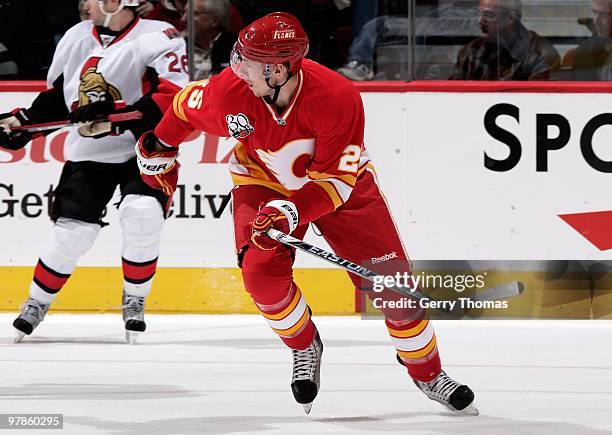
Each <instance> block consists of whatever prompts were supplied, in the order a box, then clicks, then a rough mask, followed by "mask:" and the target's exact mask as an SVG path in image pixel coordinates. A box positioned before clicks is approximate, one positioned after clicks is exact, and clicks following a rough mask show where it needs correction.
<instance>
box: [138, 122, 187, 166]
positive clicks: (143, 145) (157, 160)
mask: <svg viewBox="0 0 612 435" xmlns="http://www.w3.org/2000/svg"><path fill="white" fill-rule="evenodd" d="M177 157H178V148H171V147H167V146H165V145H163V144H162V143H161V142H160V141H159V140H158V139H157V137H156V136H155V134H153V132H152V131H149V132H147V133H145V134H143V135H142V136H141V137H140V139H139V140H138V142H137V143H136V160H137V161H138V169H140V173H141V174H144V175H159V174H163V173H165V172H168V171H170V170H171V169H172V168H173V167H174V165H175V164H176V158H177Z"/></svg>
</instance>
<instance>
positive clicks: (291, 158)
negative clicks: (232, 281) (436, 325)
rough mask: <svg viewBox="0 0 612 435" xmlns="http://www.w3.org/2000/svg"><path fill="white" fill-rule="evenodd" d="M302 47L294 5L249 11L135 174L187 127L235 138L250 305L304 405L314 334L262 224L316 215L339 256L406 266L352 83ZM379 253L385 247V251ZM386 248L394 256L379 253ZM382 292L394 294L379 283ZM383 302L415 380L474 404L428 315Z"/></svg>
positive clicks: (300, 222)
mask: <svg viewBox="0 0 612 435" xmlns="http://www.w3.org/2000/svg"><path fill="white" fill-rule="evenodd" d="M307 50H308V38H307V36H306V34H305V33H304V30H303V29H302V26H301V25H300V23H299V21H297V19H295V18H294V17H293V16H291V15H289V14H286V13H273V14H270V15H267V16H265V17H263V18H260V19H258V20H257V21H255V22H253V23H252V24H250V25H249V26H247V27H246V28H245V29H243V30H242V31H241V33H240V35H239V39H238V42H237V43H236V45H235V47H234V51H233V53H232V59H231V68H227V69H225V70H224V71H223V72H222V73H220V74H219V75H218V76H213V77H212V78H210V80H208V81H201V82H195V83H192V84H191V85H189V86H188V87H186V88H185V89H183V91H181V93H179V94H177V96H176V97H175V99H174V102H173V106H172V109H171V110H168V111H167V112H166V114H165V115H164V118H163V119H162V121H161V123H160V124H159V125H158V126H157V128H156V129H155V130H154V132H149V133H147V134H145V135H144V136H143V137H141V138H140V140H139V143H138V149H137V151H136V154H137V157H138V163H139V165H140V170H141V173H142V174H144V176H151V175H159V176H161V177H164V174H165V173H167V172H165V171H168V170H170V169H171V168H173V167H174V166H173V165H174V162H175V159H176V156H177V153H178V146H179V145H180V144H181V142H183V141H184V140H185V138H187V136H189V134H190V133H192V131H194V130H201V131H204V132H207V133H210V134H214V135H218V136H228V135H229V136H233V137H234V138H236V139H237V140H238V144H237V145H236V147H235V149H234V152H233V155H232V157H231V160H230V171H231V175H232V178H233V181H234V184H235V186H236V187H235V188H234V190H233V192H232V199H233V218H234V229H235V241H236V252H237V255H238V263H239V265H240V267H241V268H242V276H243V279H244V285H245V287H246V289H247V291H248V292H249V293H250V295H251V297H252V298H253V300H254V302H255V305H256V306H257V308H258V309H259V311H260V312H261V313H262V315H263V316H264V317H265V319H266V321H267V322H268V324H269V325H270V327H271V328H272V329H273V331H274V332H275V333H276V334H278V336H279V337H280V338H281V340H282V341H283V342H284V343H285V344H286V345H287V346H288V347H290V348H291V349H292V352H293V378H292V383H291V388H292V391H293V394H294V397H295V399H296V401H297V402H298V403H301V404H303V405H304V408H305V410H306V412H309V411H310V408H311V406H312V402H313V400H314V399H315V397H316V395H317V393H318V390H319V379H320V377H319V372H320V364H321V356H322V352H323V344H322V341H321V339H320V337H319V334H318V332H317V328H316V326H315V324H314V322H313V321H312V319H311V311H310V308H309V307H308V305H307V302H306V300H305V298H304V296H303V295H302V293H301V291H300V289H299V288H298V286H297V285H296V284H295V282H294V281H293V277H292V266H293V261H294V255H295V253H294V251H292V250H291V249H289V248H287V247H285V246H283V245H281V244H279V243H278V242H277V241H275V240H272V239H271V238H269V237H267V236H266V234H265V233H266V231H267V230H268V229H269V228H271V227H274V228H276V229H278V230H280V231H283V232H285V233H290V234H292V235H293V236H294V237H298V238H302V237H303V236H304V234H305V233H306V230H307V228H308V225H309V224H310V223H314V224H315V225H316V226H317V227H318V228H319V229H320V230H321V233H322V235H323V237H324V238H325V240H327V242H328V243H329V244H330V246H331V247H332V249H333V250H334V251H335V252H336V253H337V254H338V255H340V256H342V257H344V258H347V259H349V260H351V261H353V262H355V263H361V264H364V263H367V265H368V266H370V267H372V268H373V269H375V270H377V271H386V272H391V271H392V270H391V268H393V267H399V268H401V269H403V270H404V271H409V270H410V269H409V262H408V258H407V256H406V254H405V251H404V248H403V246H402V242H401V241H400V237H399V235H398V233H397V230H396V228H395V225H394V223H393V220H392V218H391V215H390V213H389V210H388V208H387V205H386V203H385V201H384V199H383V197H382V194H381V192H380V190H379V187H378V184H377V181H376V176H375V173H374V170H373V166H372V164H371V162H370V159H369V157H368V154H367V151H366V149H365V147H364V124H365V119H364V110H363V104H362V101H361V97H360V95H359V92H358V91H357V90H356V88H355V87H354V86H353V84H352V83H350V82H349V81H348V80H346V79H344V78H343V77H341V76H340V75H338V74H336V73H335V72H332V71H331V70H329V69H327V68H325V67H323V66H321V65H319V64H317V63H315V62H313V61H310V60H308V59H303V58H304V56H305V54H306V52H307ZM389 253H394V255H387V256H386V257H385V255H386V254H389ZM393 256H396V258H394V262H393V263H391V262H388V261H382V260H381V261H377V260H378V259H379V258H381V257H382V258H388V257H393ZM366 260H367V261H366ZM371 263H377V264H376V265H375V266H376V267H374V266H371ZM395 270H397V269H395ZM351 279H352V280H353V282H354V284H355V285H356V286H358V287H361V288H365V289H368V288H369V287H365V284H364V283H362V282H361V280H360V279H359V278H358V277H356V276H351ZM368 293H369V295H370V296H373V292H372V291H371V289H370V290H369V292H368ZM382 296H383V297H384V298H386V299H388V300H392V299H397V298H398V295H397V294H395V293H393V292H391V291H389V290H386V291H383V292H382ZM383 311H384V314H385V318H386V324H387V328H388V330H389V333H390V335H391V338H392V341H393V343H394V345H395V347H396V349H397V356H398V360H399V362H400V363H401V364H402V365H404V366H405V367H406V368H407V370H408V373H409V375H410V376H411V377H412V379H413V380H414V382H415V383H416V385H417V386H418V387H419V388H420V389H421V390H422V391H423V392H424V393H425V394H426V395H427V396H428V397H429V398H430V399H432V400H436V401H438V402H440V403H442V404H443V405H445V406H446V407H448V408H449V409H451V410H453V411H457V412H465V413H475V412H476V410H475V408H474V407H473V405H472V402H473V400H474V394H473V392H472V391H471V390H470V388H469V387H467V386H466V385H461V384H460V383H458V382H456V381H454V380H453V379H451V378H450V377H449V376H447V375H446V373H445V372H444V371H442V369H441V366H440V357H439V355H438V348H437V345H436V337H435V334H434V330H433V326H432V325H431V323H430V322H429V321H428V319H427V317H426V314H425V313H424V312H423V311H422V310H420V311H419V310H405V309H395V310H389V309H386V310H383Z"/></svg>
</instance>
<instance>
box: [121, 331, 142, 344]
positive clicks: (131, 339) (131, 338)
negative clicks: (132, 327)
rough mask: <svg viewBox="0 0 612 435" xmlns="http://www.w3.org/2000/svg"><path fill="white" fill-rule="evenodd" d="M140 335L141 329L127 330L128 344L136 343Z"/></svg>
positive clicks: (126, 338) (126, 339)
mask: <svg viewBox="0 0 612 435" xmlns="http://www.w3.org/2000/svg"><path fill="white" fill-rule="evenodd" d="M139 335H140V331H128V330H126V331H125V341H127V343H128V344H136V342H137V341H138V336H139Z"/></svg>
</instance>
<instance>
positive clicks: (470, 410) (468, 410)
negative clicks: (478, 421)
mask: <svg viewBox="0 0 612 435" xmlns="http://www.w3.org/2000/svg"><path fill="white" fill-rule="evenodd" d="M445 407H446V408H447V409H449V410H450V411H452V412H453V414H457V415H474V416H475V415H479V414H480V412H479V411H478V408H476V407H475V406H474V402H472V403H470V404H469V405H468V406H466V407H465V408H463V409H455V408H453V407H452V406H446V405H445Z"/></svg>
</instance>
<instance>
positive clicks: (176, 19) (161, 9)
mask: <svg viewBox="0 0 612 435" xmlns="http://www.w3.org/2000/svg"><path fill="white" fill-rule="evenodd" d="M141 1H142V0H141ZM136 12H137V13H138V14H139V15H140V16H141V17H143V18H146V19H148V20H158V21H165V22H166V23H170V24H172V25H173V26H174V27H176V28H177V29H178V30H184V29H185V28H186V27H187V24H186V23H185V22H184V21H183V20H182V19H181V17H182V15H183V14H182V13H181V12H180V11H179V7H178V5H177V4H176V2H175V0H161V1H159V2H155V3H151V2H150V1H144V2H143V4H141V5H140V7H139V8H138V9H136Z"/></svg>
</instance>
